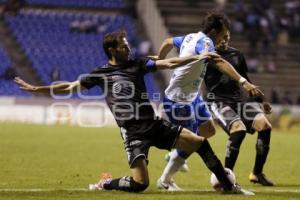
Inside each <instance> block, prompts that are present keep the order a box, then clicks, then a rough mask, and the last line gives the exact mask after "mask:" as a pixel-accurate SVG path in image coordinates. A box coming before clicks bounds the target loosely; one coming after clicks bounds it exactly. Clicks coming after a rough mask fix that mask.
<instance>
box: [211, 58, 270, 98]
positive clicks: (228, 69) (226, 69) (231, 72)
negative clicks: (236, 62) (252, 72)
mask: <svg viewBox="0 0 300 200" xmlns="http://www.w3.org/2000/svg"><path fill="white" fill-rule="evenodd" d="M213 61H214V62H215V63H216V67H217V69H218V70H219V71H220V72H222V73H224V74H226V75H228V76H229V77H230V78H232V79H233V80H236V81H238V82H239V83H240V84H241V85H242V86H243V88H244V89H245V90H246V91H247V92H249V93H250V94H251V95H253V96H263V95H264V94H263V93H262V91H260V89H258V87H257V86H256V85H253V84H251V83H250V82H248V81H247V80H246V79H245V78H244V77H242V76H241V75H240V74H239V73H238V72H237V71H236V70H235V69H234V67H233V66H232V65H231V64H230V63H229V62H227V61H226V60H225V59H223V58H221V57H219V58H213Z"/></svg>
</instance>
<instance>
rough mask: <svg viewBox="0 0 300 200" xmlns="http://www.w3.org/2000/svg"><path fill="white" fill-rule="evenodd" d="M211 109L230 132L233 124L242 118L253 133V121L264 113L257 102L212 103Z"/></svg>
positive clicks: (248, 129) (221, 124)
mask: <svg viewBox="0 0 300 200" xmlns="http://www.w3.org/2000/svg"><path fill="white" fill-rule="evenodd" d="M209 107H210V110H211V112H212V114H213V117H214V119H215V120H216V121H217V122H218V124H219V125H220V126H221V127H222V128H223V129H224V130H225V131H226V133H228V134H229V131H230V128H231V125H232V124H233V123H234V122H235V121H238V120H241V121H242V122H243V123H244V125H245V126H246V129H247V132H248V133H251V134H253V133H254V132H255V130H254V129H253V121H254V118H255V117H256V115H258V114H260V113H263V111H262V108H261V105H260V104H259V103H257V102H242V103H241V102H239V103H232V104H228V103H223V102H212V103H210V106H209Z"/></svg>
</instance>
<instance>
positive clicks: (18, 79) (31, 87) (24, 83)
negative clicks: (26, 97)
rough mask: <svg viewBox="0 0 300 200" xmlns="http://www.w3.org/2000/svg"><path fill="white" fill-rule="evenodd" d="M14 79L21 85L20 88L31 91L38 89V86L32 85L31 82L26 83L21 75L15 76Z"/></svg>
mask: <svg viewBox="0 0 300 200" xmlns="http://www.w3.org/2000/svg"><path fill="white" fill-rule="evenodd" d="M14 81H15V83H16V84H17V85H19V88H20V89H22V90H25V91H29V92H34V91H37V87H36V86H33V85H30V84H29V83H26V82H25V81H23V80H22V79H20V78H19V77H15V79H14Z"/></svg>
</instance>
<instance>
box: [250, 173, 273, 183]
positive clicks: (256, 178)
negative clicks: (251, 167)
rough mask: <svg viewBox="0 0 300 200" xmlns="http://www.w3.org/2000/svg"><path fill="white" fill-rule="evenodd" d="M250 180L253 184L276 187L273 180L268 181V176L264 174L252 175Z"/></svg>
mask: <svg viewBox="0 0 300 200" xmlns="http://www.w3.org/2000/svg"><path fill="white" fill-rule="evenodd" d="M249 180H250V182H252V183H259V184H261V185H263V186H274V183H273V182H272V181H271V180H269V179H267V177H266V175H265V174H263V173H261V174H257V175H256V174H253V173H251V174H250V175H249Z"/></svg>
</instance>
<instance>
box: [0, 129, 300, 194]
mask: <svg viewBox="0 0 300 200" xmlns="http://www.w3.org/2000/svg"><path fill="white" fill-rule="evenodd" d="M226 138H227V137H226V135H225V134H224V133H223V132H222V131H221V130H219V131H218V133H217V134H216V136H215V137H214V138H212V139H211V140H210V141H211V144H212V146H213V149H214V150H215V152H216V153H217V155H218V156H219V158H220V159H221V160H222V161H223V160H224V159H223V158H224V150H225V143H226ZM255 140H256V135H254V136H251V135H248V136H247V137H246V139H245V142H244V143H243V145H242V147H241V154H240V156H239V159H238V162H237V165H236V168H235V174H236V176H237V179H238V182H239V183H240V184H241V185H243V186H244V187H245V188H248V189H251V190H253V191H255V192H256V196H253V197H244V196H239V195H220V194H216V193H214V192H212V190H211V187H210V184H209V177H210V172H209V171H208V170H207V169H206V168H205V166H204V164H203V162H202V161H201V160H200V158H199V157H198V156H197V155H196V154H195V155H193V156H192V157H191V158H190V159H189V161H188V164H189V167H190V171H189V172H188V173H178V175H177V176H176V181H177V183H178V185H180V186H181V187H182V188H184V189H186V190H187V191H185V192H179V193H169V192H160V191H158V190H157V189H156V179H157V178H158V177H159V175H160V174H161V172H162V170H163V168H164V166H165V161H164V155H165V154H166V151H161V150H158V149H156V148H152V149H151V150H150V154H149V160H150V163H149V172H150V180H151V183H150V187H149V188H148V189H147V190H146V191H145V192H143V193H142V194H128V193H125V192H111V191H105V192H100V191H98V192H88V191H86V189H87V186H88V184H89V183H94V182H96V181H97V180H98V179H99V176H100V174H101V172H111V173H112V174H113V176H114V177H120V176H124V175H129V174H130V171H129V168H128V164H127V160H126V154H125V151H124V148H123V143H122V140H121V137H120V134H119V130H118V129H117V128H78V127H69V126H37V125H19V124H0V199H1V200H2V199H20V200H21V199H22V200H27V199H39V200H40V199H47V200H48V199H82V200H83V199H99V200H103V199H118V200H127V199H128V200H129V199H130V200H131V199H134V200H139V199H142V200H148V199H155V200H156V199H166V200H167V199H172V200H184V199H189V200H196V199H213V200H218V199H222V200H224V199H225V200H226V199H245V198H248V199H261V200H268V199H272V200H277V199H295V200H296V199H298V200H299V199H300V156H299V154H300V134H299V133H297V132H296V131H294V132H280V131H274V132H273V135H272V142H271V151H270V155H269V159H268V162H267V164H266V167H265V173H266V174H267V175H268V176H269V177H270V178H271V179H272V180H274V182H275V183H276V187H273V188H266V187H262V186H258V185H254V184H252V183H250V182H249V181H248V179H247V178H248V175H249V172H250V171H251V169H252V167H253V163H254V157H255ZM35 189H37V190H35Z"/></svg>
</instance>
